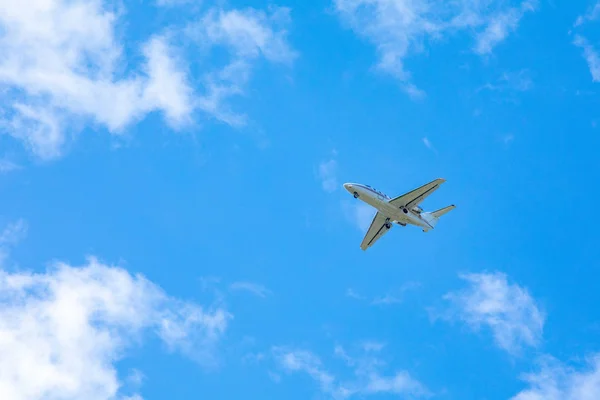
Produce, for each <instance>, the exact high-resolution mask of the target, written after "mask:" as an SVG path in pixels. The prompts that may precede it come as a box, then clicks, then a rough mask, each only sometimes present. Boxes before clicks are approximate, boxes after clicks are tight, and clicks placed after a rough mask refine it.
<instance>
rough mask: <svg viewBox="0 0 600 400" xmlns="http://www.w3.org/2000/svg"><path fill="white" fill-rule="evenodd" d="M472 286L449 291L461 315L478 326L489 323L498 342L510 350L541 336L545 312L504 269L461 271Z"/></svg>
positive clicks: (538, 340)
mask: <svg viewBox="0 0 600 400" xmlns="http://www.w3.org/2000/svg"><path fill="white" fill-rule="evenodd" d="M461 278H462V279H464V280H465V281H467V282H468V284H469V287H468V288H467V289H464V290H462V291H457V292H453V293H449V294H447V295H446V296H445V297H444V298H445V299H446V300H448V301H450V302H451V303H452V304H453V306H454V310H452V311H453V313H455V314H456V315H457V316H458V318H459V319H461V320H462V321H464V322H465V323H467V324H468V325H469V326H470V327H471V328H473V329H475V330H478V329H479V328H480V327H481V326H486V327H488V328H489V329H490V330H491V331H492V333H493V335H494V339H495V342H496V344H497V345H498V346H499V347H500V348H502V349H504V350H506V351H507V352H509V353H513V354H514V353H516V352H518V351H519V350H520V349H521V347H522V346H523V345H527V346H533V347H536V346H538V345H539V343H540V341H541V339H542V333H543V328H544V320H545V315H544V313H543V312H542V311H540V309H539V308H538V306H537V304H536V302H535V301H534V299H533V298H532V297H531V296H530V294H529V293H528V291H527V290H526V289H525V288H522V287H520V286H519V285H516V284H509V283H508V281H507V278H506V275H504V274H502V273H481V274H466V275H461Z"/></svg>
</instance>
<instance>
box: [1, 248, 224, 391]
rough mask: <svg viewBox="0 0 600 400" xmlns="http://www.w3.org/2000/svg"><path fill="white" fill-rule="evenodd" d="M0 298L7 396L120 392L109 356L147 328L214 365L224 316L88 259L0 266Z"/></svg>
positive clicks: (116, 357) (114, 358)
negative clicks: (30, 268) (10, 268)
mask: <svg viewBox="0 0 600 400" xmlns="http://www.w3.org/2000/svg"><path fill="white" fill-rule="evenodd" d="M0 304H1V305H2V307H0V336H1V337H2V338H3V339H2V341H0V352H1V353H2V358H1V359H0V370H2V371H10V374H3V376H2V378H0V380H1V381H2V382H1V383H2V385H1V386H2V390H3V396H4V397H6V398H14V399H17V398H48V397H53V398H90V399H92V398H93V399H112V398H122V396H123V395H124V393H123V392H122V391H121V387H120V386H121V382H119V373H118V371H117V368H116V363H117V362H118V361H119V360H120V359H122V357H123V356H124V355H125V354H126V349H127V348H128V347H129V346H131V345H134V344H139V343H140V339H143V338H144V337H145V335H144V334H145V333H151V332H153V333H156V334H157V335H158V337H160V338H161V339H162V341H164V342H165V343H166V344H167V345H168V347H169V348H170V349H173V350H178V351H181V352H183V353H184V354H186V355H187V356H189V357H192V358H193V359H194V360H196V361H198V362H199V363H201V364H202V365H203V366H206V367H210V366H214V365H215V362H217V360H218V357H217V355H216V354H217V353H216V351H217V345H218V343H219V341H220V338H221V337H222V335H223V333H224V332H225V330H226V329H227V327H228V323H229V321H230V319H231V315H230V314H229V313H228V312H227V311H226V310H224V309H221V308H216V309H211V310H206V309H203V308H202V307H201V306H199V305H197V304H194V303H188V302H184V301H182V300H179V299H176V298H173V297H170V296H168V295H167V294H166V293H164V292H163V291H162V289H160V288H159V287H158V286H156V285H155V284H153V283H152V282H150V281H148V280H147V279H146V278H144V277H143V276H140V275H131V274H130V273H129V272H127V271H126V270H124V269H122V268H120V267H115V266H109V265H105V264H103V263H101V262H100V261H98V260H97V259H94V258H90V259H89V260H88V262H87V263H86V264H85V265H82V266H71V265H68V264H66V263H56V264H54V265H53V266H52V268H51V269H49V270H48V271H47V272H44V273H25V272H19V273H8V272H6V271H2V270H0ZM138 378H139V376H138V377H130V380H132V382H131V383H133V384H139V383H141V382H140V379H138Z"/></svg>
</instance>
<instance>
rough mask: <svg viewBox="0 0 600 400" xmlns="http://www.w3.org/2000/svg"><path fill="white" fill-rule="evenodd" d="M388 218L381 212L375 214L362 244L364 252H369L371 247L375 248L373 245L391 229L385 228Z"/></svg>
mask: <svg viewBox="0 0 600 400" xmlns="http://www.w3.org/2000/svg"><path fill="white" fill-rule="evenodd" d="M386 220H387V217H386V216H385V215H383V214H382V213H380V212H377V214H375V217H374V218H373V221H372V222H371V226H370V227H369V230H368V231H367V233H366V235H365V237H364V239H363V241H362V243H361V244H360V248H361V249H363V250H367V249H368V248H369V247H371V246H373V244H374V243H375V242H376V241H377V240H379V239H380V238H381V237H382V236H383V235H385V233H386V232H387V231H389V229H387V228H386V227H385V222H386Z"/></svg>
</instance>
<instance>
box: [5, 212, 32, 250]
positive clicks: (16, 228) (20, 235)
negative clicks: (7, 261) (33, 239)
mask: <svg viewBox="0 0 600 400" xmlns="http://www.w3.org/2000/svg"><path fill="white" fill-rule="evenodd" d="M27 230H28V224H27V221H25V220H24V219H22V218H21V219H18V220H17V221H15V222H11V223H9V224H8V225H7V226H6V228H4V230H3V231H2V233H1V234H0V245H15V244H17V243H19V242H20V241H21V240H23V239H24V238H25V236H27Z"/></svg>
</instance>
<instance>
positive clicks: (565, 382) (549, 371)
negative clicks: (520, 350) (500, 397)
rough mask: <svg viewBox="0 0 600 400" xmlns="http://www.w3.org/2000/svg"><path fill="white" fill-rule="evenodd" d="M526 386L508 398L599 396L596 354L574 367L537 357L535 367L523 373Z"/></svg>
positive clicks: (554, 399)
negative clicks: (579, 365)
mask: <svg viewBox="0 0 600 400" xmlns="http://www.w3.org/2000/svg"><path fill="white" fill-rule="evenodd" d="M523 379H524V380H525V381H526V382H527V384H528V385H529V387H528V388H527V389H524V390H522V391H521V392H519V393H518V394H517V395H515V396H514V397H512V398H511V400H542V399H543V400H592V399H598V398H600V354H594V355H592V356H590V357H588V359H587V362H586V365H584V366H582V367H581V369H579V370H576V369H575V368H573V367H569V366H566V365H564V364H562V363H560V362H559V361H558V360H556V359H554V358H552V357H542V358H541V359H540V360H539V361H538V371H537V372H536V373H530V374H527V375H525V376H524V377H523Z"/></svg>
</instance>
